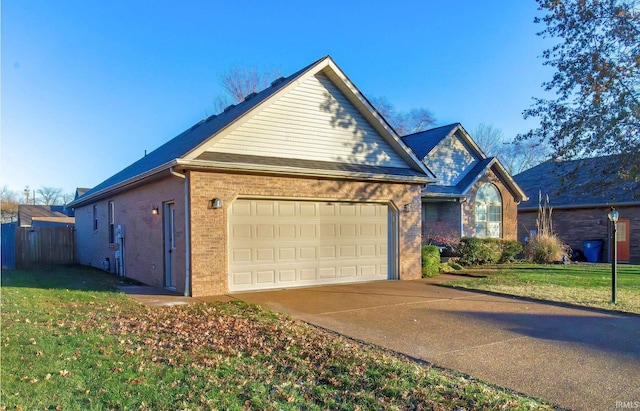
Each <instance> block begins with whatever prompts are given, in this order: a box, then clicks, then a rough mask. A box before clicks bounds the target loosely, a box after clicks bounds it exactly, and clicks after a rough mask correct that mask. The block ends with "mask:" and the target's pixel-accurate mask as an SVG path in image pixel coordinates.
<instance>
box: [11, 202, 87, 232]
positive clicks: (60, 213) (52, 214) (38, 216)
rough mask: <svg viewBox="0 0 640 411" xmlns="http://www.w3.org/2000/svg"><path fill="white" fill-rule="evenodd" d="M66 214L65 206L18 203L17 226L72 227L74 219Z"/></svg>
mask: <svg viewBox="0 0 640 411" xmlns="http://www.w3.org/2000/svg"><path fill="white" fill-rule="evenodd" d="M68 214H69V213H67V208H66V207H65V206H59V205H29V204H20V205H19V206H18V227H31V228H36V227H73V225H74V224H75V219H74V218H73V217H70V216H69V215H68Z"/></svg>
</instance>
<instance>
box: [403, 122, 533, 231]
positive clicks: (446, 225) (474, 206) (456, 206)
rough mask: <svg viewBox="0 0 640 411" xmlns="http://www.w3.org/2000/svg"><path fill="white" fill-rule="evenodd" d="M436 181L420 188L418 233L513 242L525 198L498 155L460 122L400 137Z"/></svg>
mask: <svg viewBox="0 0 640 411" xmlns="http://www.w3.org/2000/svg"><path fill="white" fill-rule="evenodd" d="M402 140H403V141H404V142H405V143H406V144H407V145H408V146H409V147H410V148H411V149H412V150H413V152H414V153H415V154H416V156H417V157H418V158H420V159H421V160H422V161H423V163H424V164H425V165H428V166H429V169H430V170H431V171H433V173H434V174H435V175H436V177H437V182H436V183H435V184H429V185H428V186H426V187H425V188H424V189H423V190H422V231H423V233H422V235H423V241H425V242H427V241H429V239H430V238H433V237H435V236H446V237H456V238H460V237H481V238H488V237H490V238H502V239H506V240H515V239H516V232H517V219H518V215H517V205H518V203H520V202H521V201H524V200H526V199H527V196H526V195H525V192H524V191H523V190H522V189H521V188H520V187H519V186H518V184H516V182H515V181H514V180H513V178H512V177H511V175H509V173H508V172H507V171H506V170H505V168H504V167H503V166H502V164H501V163H500V161H499V160H498V159H497V158H496V157H487V156H486V155H485V154H484V153H483V152H482V150H481V149H480V147H478V145H477V144H476V143H475V142H474V141H473V139H472V138H471V136H470V135H469V134H468V133H467V132H466V130H465V129H464V128H463V127H462V125H461V124H460V123H455V124H450V125H447V126H443V127H438V128H434V129H431V130H427V131H423V132H420V133H416V134H411V135H408V136H405V137H402Z"/></svg>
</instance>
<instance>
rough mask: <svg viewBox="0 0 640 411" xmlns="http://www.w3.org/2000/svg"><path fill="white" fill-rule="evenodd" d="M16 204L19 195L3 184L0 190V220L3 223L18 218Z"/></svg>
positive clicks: (18, 200) (18, 201)
mask: <svg viewBox="0 0 640 411" xmlns="http://www.w3.org/2000/svg"><path fill="white" fill-rule="evenodd" d="M18 204H20V195H19V194H18V193H16V192H14V191H11V190H9V189H8V188H7V186H3V187H2V192H0V220H2V223H3V224H4V223H11V222H13V221H17V220H18Z"/></svg>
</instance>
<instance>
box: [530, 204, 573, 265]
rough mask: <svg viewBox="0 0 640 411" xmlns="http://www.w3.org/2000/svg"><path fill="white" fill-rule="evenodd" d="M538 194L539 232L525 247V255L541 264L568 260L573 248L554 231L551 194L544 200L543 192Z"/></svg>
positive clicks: (537, 223)
mask: <svg viewBox="0 0 640 411" xmlns="http://www.w3.org/2000/svg"><path fill="white" fill-rule="evenodd" d="M538 195H539V199H538V218H537V219H536V226H537V227H538V232H537V233H536V235H535V236H533V237H532V238H531V239H530V240H529V243H527V245H526V246H525V247H524V255H525V257H526V259H527V260H529V261H531V262H534V263H539V264H546V263H554V262H558V261H568V260H569V255H570V254H571V248H570V247H569V246H568V245H566V244H564V243H563V242H562V240H561V239H560V237H558V236H557V234H555V233H554V232H553V221H552V219H551V215H552V213H553V207H551V206H550V205H549V195H546V196H545V200H544V202H543V201H542V193H539V194H538Z"/></svg>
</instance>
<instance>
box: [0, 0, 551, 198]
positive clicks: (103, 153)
mask: <svg viewBox="0 0 640 411" xmlns="http://www.w3.org/2000/svg"><path fill="white" fill-rule="evenodd" d="M538 14H539V12H538V11H537V5H536V3H535V1H534V0H502V1H498V0H485V1H476V0H447V1H442V0H422V1H396V2H382V1H344V0H342V1H332V0H326V1H323V2H300V1H277V0H273V1H269V2H264V1H244V0H238V1H229V0H228V1H220V2H218V1H204V0H203V1H192V0H183V1H179V2H177V1H158V0H155V1H151V0H149V1H146V0H127V1H124V0H114V1H110V2H104V1H97V0H58V1H50V0H29V1H21V0H4V1H2V84H1V87H2V130H1V131H2V145H1V167H2V168H1V170H0V185H7V186H8V187H9V189H11V190H14V191H19V192H22V190H23V189H24V187H25V186H26V185H29V186H30V187H31V188H33V189H35V188H39V187H43V186H52V187H60V188H62V189H63V190H64V192H72V191H74V190H75V188H76V187H93V186H95V185H97V184H99V183H100V182H102V181H103V180H105V179H106V178H108V177H110V176H111V175H112V174H114V173H116V172H117V171H119V170H121V169H122V168H124V167H126V166H128V165H129V164H131V163H132V162H133V161H135V160H137V159H138V158H140V157H141V156H143V155H144V151H145V150H147V151H151V150H153V149H155V148H157V147H158V146H160V145H161V144H163V143H164V142H166V141H168V140H169V139H171V138H173V137H174V136H176V135H177V134H179V133H180V132H182V131H183V130H185V129H187V128H189V127H190V126H191V125H193V124H194V123H196V122H198V121H199V120H200V119H202V118H203V117H205V116H206V115H207V114H211V113H213V111H214V109H213V107H214V100H215V98H216V96H217V95H219V94H220V93H221V90H220V87H219V75H220V74H221V73H223V72H224V71H226V70H228V69H229V68H230V67H231V66H233V65H241V66H242V65H244V66H256V67H258V68H260V69H278V70H279V71H280V72H281V73H282V75H285V76H286V75H289V74H292V73H293V72H295V71H297V70H298V69H300V68H302V67H304V66H306V65H308V64H310V63H311V62H313V61H315V60H317V59H319V58H321V57H323V56H325V55H327V54H328V55H331V56H332V57H333V59H334V60H335V61H336V63H337V64H338V65H339V66H340V67H341V68H342V70H343V71H344V72H345V73H346V74H347V75H348V76H349V78H350V79H351V80H352V81H353V82H354V83H355V85H356V86H357V87H358V88H359V89H360V90H361V91H362V92H363V93H364V94H365V95H366V96H369V97H374V96H375V97H386V98H387V99H388V100H389V101H390V102H391V103H393V104H394V105H395V107H396V108H397V109H400V110H409V109H411V108H415V107H425V108H427V109H429V110H430V111H431V112H432V113H433V114H434V116H435V118H436V122H437V124H436V125H445V124H449V123H453V122H461V123H462V124H463V126H464V127H465V128H466V129H467V131H470V132H472V131H473V130H474V129H475V128H476V127H477V126H478V124H480V123H485V124H492V125H494V126H495V127H497V128H500V129H501V130H502V131H503V132H504V135H505V137H507V138H511V137H513V136H515V135H516V134H518V133H522V132H526V131H528V130H529V129H530V128H532V127H534V126H535V125H536V123H535V121H533V120H527V121H525V120H523V118H522V111H523V110H524V109H526V108H527V107H529V106H530V105H531V103H532V98H533V97H534V96H541V95H542V88H541V84H542V82H543V81H545V80H548V79H550V76H551V74H552V73H551V72H550V70H549V69H548V68H546V67H544V66H543V65H542V62H543V61H542V59H541V58H540V56H541V54H542V51H543V50H544V49H545V48H546V47H548V45H549V43H548V40H544V39H541V38H540V37H538V36H536V35H535V33H536V32H538V31H540V30H541V29H542V27H541V26H540V25H536V24H534V23H533V19H534V17H535V16H536V15H538Z"/></svg>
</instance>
